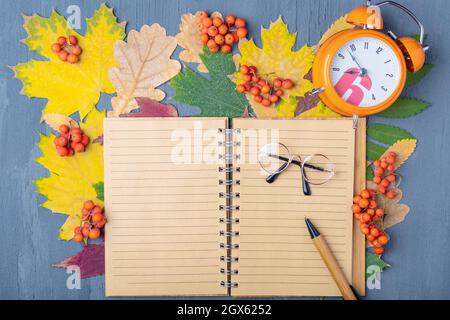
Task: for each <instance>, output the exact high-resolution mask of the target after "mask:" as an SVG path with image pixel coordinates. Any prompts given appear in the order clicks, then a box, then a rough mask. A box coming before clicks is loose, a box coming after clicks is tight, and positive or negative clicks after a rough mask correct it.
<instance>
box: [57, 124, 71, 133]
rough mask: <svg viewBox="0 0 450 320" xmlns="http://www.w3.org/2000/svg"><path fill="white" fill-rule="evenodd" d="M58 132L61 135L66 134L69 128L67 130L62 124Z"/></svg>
mask: <svg viewBox="0 0 450 320" xmlns="http://www.w3.org/2000/svg"><path fill="white" fill-rule="evenodd" d="M58 130H59V132H61V133H68V132H69V130H70V128H69V126H67V125H65V124H62V125H60V126H59V128H58Z"/></svg>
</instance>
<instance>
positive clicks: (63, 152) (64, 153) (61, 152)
mask: <svg viewBox="0 0 450 320" xmlns="http://www.w3.org/2000/svg"><path fill="white" fill-rule="evenodd" d="M56 151H57V152H58V154H59V155H60V156H61V157H66V156H67V155H68V154H69V149H67V148H66V147H56Z"/></svg>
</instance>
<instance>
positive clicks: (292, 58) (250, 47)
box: [237, 17, 314, 117]
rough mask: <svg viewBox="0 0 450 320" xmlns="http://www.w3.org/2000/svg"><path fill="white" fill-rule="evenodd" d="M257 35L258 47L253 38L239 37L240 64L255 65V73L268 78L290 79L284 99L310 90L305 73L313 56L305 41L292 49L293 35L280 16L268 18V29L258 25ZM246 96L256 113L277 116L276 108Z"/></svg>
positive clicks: (301, 95)
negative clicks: (269, 19)
mask: <svg viewBox="0 0 450 320" xmlns="http://www.w3.org/2000/svg"><path fill="white" fill-rule="evenodd" d="M261 39H262V48H259V47H257V46H256V44H255V42H254V41H253V40H241V41H240V43H239V49H240V52H241V56H240V61H239V62H240V64H241V65H252V66H256V67H257V68H258V74H259V75H261V76H262V77H263V78H265V79H267V80H269V81H272V80H273V79H274V78H276V77H281V78H286V79H287V78H289V79H291V80H292V81H293V82H294V83H295V86H294V88H292V89H291V90H289V91H287V92H286V93H285V95H284V96H283V97H282V98H283V99H284V100H287V101H288V100H289V97H290V96H295V97H303V96H304V95H305V93H306V92H309V91H311V90H312V88H313V86H312V82H311V81H310V80H308V79H305V76H306V74H307V73H308V72H309V70H310V69H311V67H312V63H313V60H314V54H313V50H312V48H311V47H309V46H307V45H305V46H303V47H302V48H301V49H299V50H298V51H292V48H293V47H294V45H295V42H296V39H297V35H296V34H295V33H294V34H291V33H289V30H288V26H287V25H286V24H285V23H284V22H283V20H282V18H281V17H279V18H278V19H277V21H275V22H271V23H270V27H269V29H264V28H262V30H261ZM237 82H238V83H239V79H237ZM247 98H248V100H249V102H250V104H251V106H252V108H253V110H254V111H255V113H256V115H257V116H258V117H266V116H270V117H278V112H277V110H276V108H265V107H263V106H262V105H260V104H257V103H254V102H253V101H252V99H251V98H249V97H247Z"/></svg>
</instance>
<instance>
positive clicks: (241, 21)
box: [234, 18, 247, 28]
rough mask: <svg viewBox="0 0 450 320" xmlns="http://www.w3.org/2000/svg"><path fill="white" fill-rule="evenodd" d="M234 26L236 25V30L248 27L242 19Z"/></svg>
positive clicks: (236, 21)
mask: <svg viewBox="0 0 450 320" xmlns="http://www.w3.org/2000/svg"><path fill="white" fill-rule="evenodd" d="M234 24H235V25H236V28H243V27H245V26H246V25H247V24H246V22H245V20H244V19H242V18H237V19H236V20H235V22H234Z"/></svg>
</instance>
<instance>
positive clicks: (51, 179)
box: [35, 108, 105, 240]
mask: <svg viewBox="0 0 450 320" xmlns="http://www.w3.org/2000/svg"><path fill="white" fill-rule="evenodd" d="M104 116H105V113H104V112H100V111H97V109H95V108H94V109H93V110H92V111H91V112H90V113H89V115H88V116H87V118H86V121H85V123H80V127H81V129H82V130H83V132H84V133H86V134H87V135H88V136H89V137H90V138H91V140H92V139H94V138H96V137H98V136H100V135H101V134H102V132H103V118H104ZM40 138H41V139H40V141H39V143H38V146H39V148H40V150H41V151H42V156H41V157H39V158H37V159H36V162H38V163H40V164H41V165H42V166H44V167H45V168H46V169H48V170H49V171H50V175H49V176H48V177H45V178H41V179H39V180H36V181H35V184H36V186H37V190H38V192H39V193H40V194H42V195H44V196H45V197H47V200H46V201H45V202H44V203H43V204H42V206H43V207H44V208H47V209H49V210H51V211H52V212H54V213H62V214H66V215H68V216H69V217H68V218H67V220H66V222H65V223H64V225H63V226H62V228H61V230H60V235H59V236H60V239H61V240H70V239H71V238H72V236H73V229H74V227H75V226H77V225H80V221H81V215H80V211H81V208H82V207H83V203H84V201H86V200H94V202H96V203H98V204H101V205H102V204H103V202H102V201H101V200H99V199H97V192H96V190H95V188H94V185H95V184H97V183H99V182H103V146H102V145H100V144H98V143H90V144H89V145H88V147H87V148H86V152H83V153H76V154H75V155H74V156H72V157H60V156H59V155H58V154H57V152H56V149H55V145H54V143H53V140H54V138H55V135H53V134H50V135H49V136H46V135H41V137H40Z"/></svg>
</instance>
